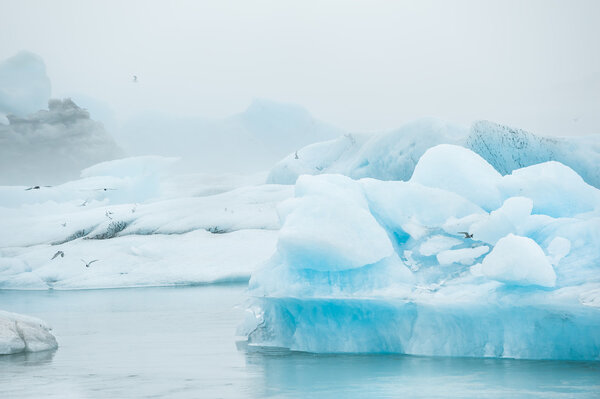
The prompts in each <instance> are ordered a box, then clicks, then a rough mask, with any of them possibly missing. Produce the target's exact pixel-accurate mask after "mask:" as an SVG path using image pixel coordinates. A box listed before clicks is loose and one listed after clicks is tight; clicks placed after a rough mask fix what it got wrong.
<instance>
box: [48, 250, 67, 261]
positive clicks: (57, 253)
mask: <svg viewBox="0 0 600 399" xmlns="http://www.w3.org/2000/svg"><path fill="white" fill-rule="evenodd" d="M59 256H60V257H61V258H64V257H65V253H64V252H63V251H56V253H55V254H54V256H53V257H52V259H50V260H54V259H55V258H57V257H59Z"/></svg>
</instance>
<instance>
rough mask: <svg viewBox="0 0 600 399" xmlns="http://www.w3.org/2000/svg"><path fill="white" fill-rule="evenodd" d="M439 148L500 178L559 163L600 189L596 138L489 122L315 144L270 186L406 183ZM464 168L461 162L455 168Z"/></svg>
mask: <svg viewBox="0 0 600 399" xmlns="http://www.w3.org/2000/svg"><path fill="white" fill-rule="evenodd" d="M440 144H453V145H459V146H462V147H464V148H466V149H469V150H471V151H473V152H475V153H476V154H478V155H479V156H480V157H481V158H483V159H484V160H485V161H486V162H487V163H488V164H489V165H491V166H492V168H493V169H495V170H496V171H497V173H499V174H500V175H502V176H504V175H510V174H511V173H512V172H513V171H515V170H520V169H522V168H525V167H527V166H532V165H536V164H539V163H543V162H548V161H557V162H560V163H561V164H563V165H566V166H568V167H569V168H570V170H572V171H574V172H575V174H576V175H578V176H579V178H582V179H583V180H584V181H585V182H586V183H588V184H590V185H592V186H594V187H596V188H599V187H600V138H599V136H598V135H590V136H581V137H542V136H537V135H535V134H533V133H529V132H526V131H524V130H520V129H515V128H511V127H508V126H503V125H500V124H496V123H493V122H488V121H476V122H474V123H473V124H472V125H471V127H470V128H464V127H462V126H455V125H451V124H448V123H445V122H442V121H439V120H436V119H421V120H417V121H415V122H411V123H409V124H406V125H404V126H402V127H401V128H399V129H397V130H393V131H390V132H382V133H375V134H346V135H344V136H340V137H338V138H337V139H334V140H329V141H324V142H320V143H315V144H311V145H309V146H306V147H304V148H301V149H299V150H298V151H296V152H295V153H292V154H289V155H288V156H287V157H285V158H284V159H282V160H281V161H279V162H278V163H277V164H276V165H275V166H274V167H273V168H272V169H271V171H270V173H269V176H268V178H267V182H269V183H279V184H294V182H295V181H296V179H297V178H298V176H300V175H302V174H310V175H318V174H325V173H329V174H331V173H338V174H343V175H346V176H349V177H351V178H353V179H360V178H364V177H372V178H375V179H379V180H403V181H408V180H409V179H410V178H411V176H412V175H413V171H414V170H415V167H416V165H417V162H418V161H419V159H420V158H421V157H422V156H423V154H425V152H426V151H427V150H429V149H430V148H432V147H435V146H437V145H440ZM460 165H461V163H460V162H457V164H456V165H452V166H460ZM488 168H489V166H488ZM465 169H466V167H465V168H463V169H462V171H463V172H464V171H465ZM484 170H485V168H483V169H481V170H479V169H478V170H476V171H473V173H478V172H482V173H483V171H484ZM439 172H440V173H441V172H442V171H441V170H440V171H439ZM456 176H460V175H459V174H457V175H456Z"/></svg>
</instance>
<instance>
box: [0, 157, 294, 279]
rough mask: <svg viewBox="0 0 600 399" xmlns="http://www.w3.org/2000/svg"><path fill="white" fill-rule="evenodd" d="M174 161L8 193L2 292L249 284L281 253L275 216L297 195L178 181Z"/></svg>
mask: <svg viewBox="0 0 600 399" xmlns="http://www.w3.org/2000/svg"><path fill="white" fill-rule="evenodd" d="M174 162H176V160H175V159H171V158H163V157H136V158H131V159H124V160H117V161H110V162H105V163H102V164H98V165H95V166H94V167H91V168H89V169H86V170H84V171H83V172H82V176H83V177H82V178H81V179H79V180H76V181H71V182H68V183H65V184H62V185H59V186H54V187H40V188H39V189H31V190H28V187H23V186H4V187H0V288H11V289H49V288H50V289H76V288H109V287H136V286H157V285H178V284H199V283H211V282H219V281H246V280H247V279H248V278H249V276H250V273H251V271H252V270H253V269H254V268H255V267H256V265H257V264H260V263H261V262H263V261H264V260H265V259H268V258H269V257H270V256H271V254H272V253H273V252H274V251H275V246H276V241H277V230H278V229H279V226H280V224H279V219H278V216H277V214H276V210H275V208H276V205H277V204H278V203H279V202H281V201H282V200H284V199H286V198H288V197H290V196H291V195H292V193H293V187H290V186H279V185H264V184H260V182H261V181H262V179H264V177H263V176H246V177H244V176H227V175H223V176H212V177H211V176H206V175H187V176H172V175H170V174H169V168H170V166H171V165H172V164H173V163H174ZM61 252H62V254H63V255H60V253H61ZM56 254H58V255H56ZM55 255H56V256H55ZM96 259H97V262H94V263H92V264H90V266H89V267H86V266H85V264H86V263H88V262H90V261H92V260H96Z"/></svg>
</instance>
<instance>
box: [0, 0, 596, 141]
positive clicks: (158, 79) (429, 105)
mask: <svg viewBox="0 0 600 399" xmlns="http://www.w3.org/2000/svg"><path fill="white" fill-rule="evenodd" d="M599 20H600V1H549V0H544V1H522V0H521V1H411V2H408V1H374V0H368V1H351V0H346V1H325V0H321V1H312V0H303V1H282V0H264V1H249V0H242V1H225V0H215V1H152V0H146V1H123V0H120V1H106V0H103V1H57V0H52V1H43V0H40V1H29V0H19V1H8V0H0V21H1V22H0V59H5V58H8V57H10V56H12V55H14V54H15V53H16V52H18V51H20V50H29V51H32V52H34V53H37V54H39V55H40V56H41V57H42V58H43V59H44V61H45V63H46V66H47V71H48V75H49V77H50V79H51V81H52V94H53V96H64V95H66V94H73V93H81V94H83V95H85V96H89V97H92V98H95V99H97V100H99V101H102V102H104V103H106V104H108V105H109V106H110V108H112V110H113V112H114V114H115V115H116V116H117V118H118V119H119V120H121V121H124V120H126V119H127V118H128V117H130V116H132V115H134V114H136V113H139V112H144V111H152V110H159V111H160V112H161V113H163V114H172V115H194V116H204V117H223V116H227V115H231V114H233V113H236V112H240V111H242V110H243V109H244V108H245V107H246V106H247V105H248V104H249V103H250V101H251V100H252V99H253V98H267V99H272V100H276V101H282V102H291V103H296V104H300V105H302V106H304V107H306V108H307V109H308V110H309V111H310V112H311V113H313V115H315V116H316V117H317V118H320V119H322V120H324V121H326V122H329V123H331V124H334V125H337V126H339V127H342V128H344V129H347V130H351V131H375V130H388V129H393V128H396V127H399V126H400V125H402V124H403V123H405V122H409V121H411V120H413V119H416V118H419V117H423V116H432V117H437V118H441V119H444V120H447V121H450V122H454V123H459V124H465V125H468V124H470V122H471V121H473V120H476V119H488V120H492V121H495V122H500V123H505V124H509V125H512V126H515V127H520V128H524V129H527V130H530V131H533V132H535V133H539V134H545V135H570V134H589V133H600V24H599V22H598V21H599ZM133 75H137V76H138V78H139V82H138V83H137V84H134V83H132V81H131V80H132V76H133Z"/></svg>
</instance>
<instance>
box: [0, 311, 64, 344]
mask: <svg viewBox="0 0 600 399" xmlns="http://www.w3.org/2000/svg"><path fill="white" fill-rule="evenodd" d="M50 330H51V329H50V327H48V325H46V323H44V322H43V321H41V320H40V319H36V318H35V317H30V316H24V315H20V314H16V313H9V312H5V311H2V310H0V355H12V354H15V353H22V352H40V351H45V350H50V349H56V348H57V347H58V343H57V342H56V338H54V335H52V333H51V332H50Z"/></svg>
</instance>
